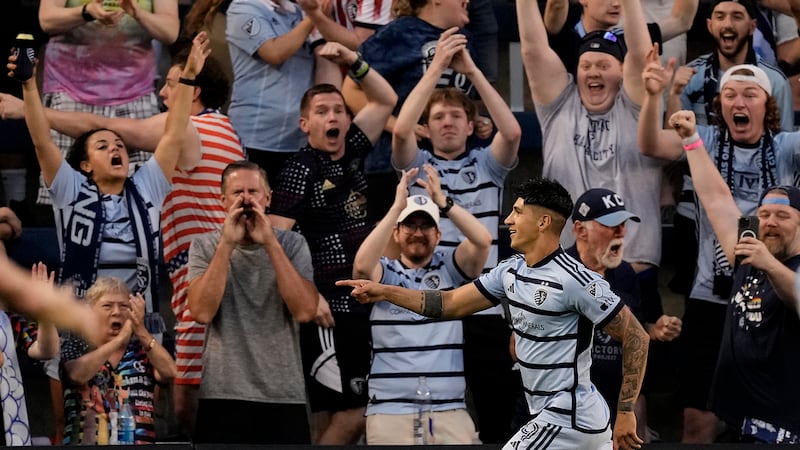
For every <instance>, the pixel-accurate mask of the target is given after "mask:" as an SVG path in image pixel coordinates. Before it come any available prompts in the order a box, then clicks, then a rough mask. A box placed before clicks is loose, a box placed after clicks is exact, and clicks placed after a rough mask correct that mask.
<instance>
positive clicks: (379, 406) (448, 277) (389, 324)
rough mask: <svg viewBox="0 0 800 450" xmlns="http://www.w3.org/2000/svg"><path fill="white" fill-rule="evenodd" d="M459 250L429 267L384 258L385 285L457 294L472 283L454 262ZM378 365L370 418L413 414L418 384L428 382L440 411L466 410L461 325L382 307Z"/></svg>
mask: <svg viewBox="0 0 800 450" xmlns="http://www.w3.org/2000/svg"><path fill="white" fill-rule="evenodd" d="M454 254H455V250H454V249H450V250H447V251H445V252H438V251H437V252H435V253H434V254H433V259H432V260H431V262H430V263H429V264H428V265H427V266H426V267H421V268H418V269H415V268H409V267H406V266H404V265H403V264H402V263H401V262H400V261H399V260H396V259H391V260H390V259H387V258H385V257H383V258H381V266H383V278H382V279H381V283H384V284H389V285H393V286H403V287H407V288H411V289H452V288H454V287H457V286H459V285H461V284H463V283H464V282H466V281H467V280H466V277H465V276H464V275H463V274H462V273H461V271H460V270H458V268H457V266H456V264H455V261H454ZM370 326H371V328H372V352H373V357H372V366H371V368H370V374H369V404H368V405H367V415H371V414H411V413H414V412H416V410H417V406H416V405H415V404H414V396H415V394H416V388H417V381H418V379H419V377H420V376H426V377H427V378H428V385H429V386H430V389H431V395H432V398H433V410H434V411H446V410H450V409H458V408H466V405H465V403H464V390H465V382H464V356H463V343H464V336H463V333H462V331H461V321H460V320H437V319H429V318H427V317H424V316H421V315H419V314H417V313H415V312H413V311H410V310H408V309H405V308H402V307H400V306H396V305H393V304H391V303H389V302H378V303H376V304H375V306H374V307H373V308H372V313H371V315H370Z"/></svg>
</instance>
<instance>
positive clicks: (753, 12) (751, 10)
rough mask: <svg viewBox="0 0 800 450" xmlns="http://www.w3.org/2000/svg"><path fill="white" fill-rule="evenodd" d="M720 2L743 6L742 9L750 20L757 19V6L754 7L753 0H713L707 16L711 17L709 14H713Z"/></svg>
mask: <svg viewBox="0 0 800 450" xmlns="http://www.w3.org/2000/svg"><path fill="white" fill-rule="evenodd" d="M722 2H734V3H739V4H740V5H742V6H744V9H746V10H747V14H749V15H750V18H751V19H755V18H757V17H758V6H756V2H754V1H753V0H714V1H713V2H712V3H711V9H710V10H708V16H709V17H711V14H713V13H714V8H716V7H717V5H719V4H720V3H722Z"/></svg>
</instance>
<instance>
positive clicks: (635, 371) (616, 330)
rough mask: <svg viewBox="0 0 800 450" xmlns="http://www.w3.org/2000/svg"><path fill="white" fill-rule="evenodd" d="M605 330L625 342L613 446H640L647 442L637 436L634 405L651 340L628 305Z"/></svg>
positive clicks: (623, 344) (637, 396) (642, 378)
mask: <svg viewBox="0 0 800 450" xmlns="http://www.w3.org/2000/svg"><path fill="white" fill-rule="evenodd" d="M603 330H604V331H605V332H606V333H608V335H609V336H611V337H613V338H614V339H616V340H618V341H620V342H622V387H621V388H620V391H619V403H618V404H617V421H616V423H615V424H614V433H613V437H614V448H639V447H640V446H641V445H642V444H643V443H644V442H643V441H642V440H641V439H640V438H639V436H637V435H636V414H634V410H633V407H634V405H635V404H636V399H637V398H639V391H640V390H641V389H642V381H643V380H644V371H645V368H646V367H647V352H648V347H649V344H650V339H649V338H648V336H647V333H646V332H645V331H644V328H642V325H641V324H639V321H638V320H637V319H636V317H635V316H634V315H633V313H632V312H631V310H630V309H628V307H627V306H623V307H622V309H621V310H620V311H619V313H617V315H616V316H615V317H614V318H613V319H611V322H609V324H608V325H606V326H605V328H604V329H603Z"/></svg>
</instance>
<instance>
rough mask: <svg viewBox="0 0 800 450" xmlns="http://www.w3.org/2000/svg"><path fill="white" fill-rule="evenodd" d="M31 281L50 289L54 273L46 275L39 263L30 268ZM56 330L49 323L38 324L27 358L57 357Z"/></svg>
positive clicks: (44, 268) (44, 267)
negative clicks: (46, 285)
mask: <svg viewBox="0 0 800 450" xmlns="http://www.w3.org/2000/svg"><path fill="white" fill-rule="evenodd" d="M31 275H32V276H33V280H34V281H35V282H38V283H46V284H49V285H50V286H51V287H52V286H54V284H55V277H56V273H55V271H53V272H50V273H48V272H47V266H46V265H45V264H44V263H43V262H41V261H39V263H38V264H34V265H33V266H32V267H31ZM58 346H59V339H58V330H57V329H56V327H55V325H53V324H52V323H49V322H46V321H45V322H42V321H40V322H38V333H37V335H36V341H35V342H34V343H33V344H31V346H30V347H29V348H28V356H29V357H30V358H33V359H50V358H55V357H56V355H58V350H59V349H58Z"/></svg>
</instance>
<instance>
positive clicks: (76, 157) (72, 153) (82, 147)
mask: <svg viewBox="0 0 800 450" xmlns="http://www.w3.org/2000/svg"><path fill="white" fill-rule="evenodd" d="M100 131H110V132H112V133H114V134H115V135H116V136H117V137H118V138H120V139H122V137H121V136H120V135H119V134H118V133H117V132H116V131H114V130H109V129H108V128H95V129H93V130H89V131H87V132H85V133H83V134H82V135H80V136H78V137H77V138H76V139H75V141H74V142H73V143H72V145H71V146H70V147H69V150H68V151H67V157H66V158H65V159H66V160H67V164H69V165H70V167H72V168H73V169H75V170H77V171H78V172H80V173H82V174H84V175H86V177H87V178H91V177H92V174H91V173H90V172H84V171H83V169H81V163H82V162H84V161H86V160H88V159H89V138H90V137H92V135H94V134H95V133H98V132H100ZM125 151H128V147H127V146H126V147H125Z"/></svg>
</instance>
